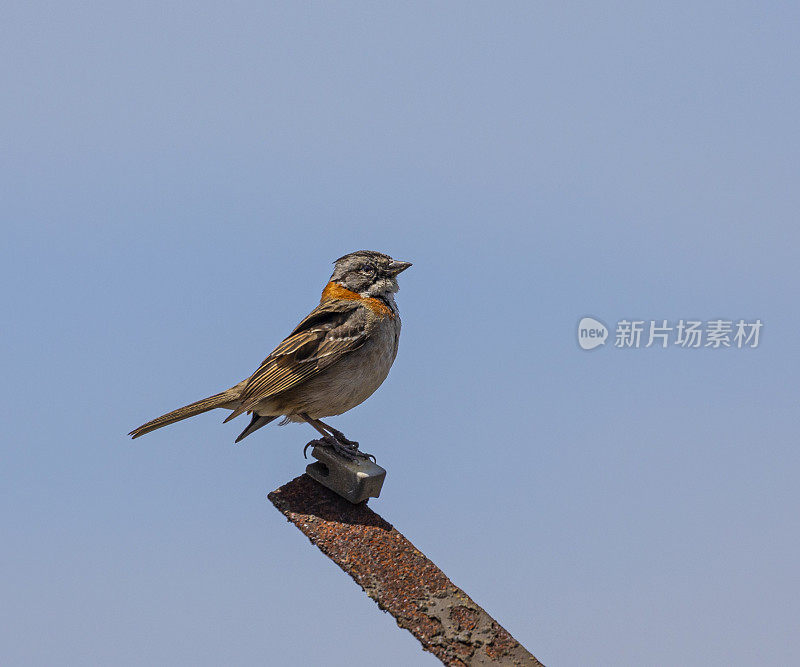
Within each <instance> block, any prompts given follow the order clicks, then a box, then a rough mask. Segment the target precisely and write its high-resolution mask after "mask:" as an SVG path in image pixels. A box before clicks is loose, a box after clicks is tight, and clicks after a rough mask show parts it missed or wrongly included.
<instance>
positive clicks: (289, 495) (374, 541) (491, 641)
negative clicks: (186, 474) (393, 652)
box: [269, 475, 541, 665]
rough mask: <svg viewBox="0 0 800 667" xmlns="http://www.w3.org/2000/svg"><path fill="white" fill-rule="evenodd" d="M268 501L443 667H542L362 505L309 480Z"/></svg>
mask: <svg viewBox="0 0 800 667" xmlns="http://www.w3.org/2000/svg"><path fill="white" fill-rule="evenodd" d="M269 499H270V500H271V501H272V504H273V505H275V507H276V508H278V510H280V511H281V512H282V513H283V515H284V516H286V518H287V519H288V520H289V521H290V522H291V523H293V524H294V525H295V526H297V527H298V528H299V529H300V530H301V531H302V532H303V533H305V535H306V536H307V537H308V539H310V540H311V542H312V543H313V544H316V545H317V547H319V549H320V550H321V551H322V553H324V554H325V555H326V556H328V557H329V558H330V559H331V560H333V561H334V562H335V563H336V564H337V565H338V566H339V567H341V568H342V569H343V570H344V571H345V572H347V574H349V575H350V576H351V577H352V578H353V579H354V580H355V582H356V583H357V584H358V585H359V586H361V588H363V589H364V591H365V592H366V594H367V595H369V597H371V598H372V599H373V600H375V602H377V603H378V606H379V607H380V608H381V609H383V610H384V611H388V612H389V613H390V614H391V615H392V616H394V618H395V619H396V620H397V624H398V625H399V626H400V627H401V628H405V629H406V630H408V631H409V632H411V634H413V635H414V636H415V637H416V638H417V639H418V640H419V641H420V643H421V644H422V647H423V648H424V649H425V650H426V651H430V652H431V653H433V654H434V655H435V656H436V657H437V658H439V659H440V660H441V661H442V662H443V663H444V664H445V665H541V663H540V662H539V661H538V660H537V659H536V658H535V657H533V655H531V654H530V653H529V652H528V651H527V650H526V649H525V647H523V646H522V645H521V644H520V643H519V642H518V641H517V640H516V639H514V638H513V637H512V636H511V635H510V634H509V633H508V632H507V631H506V630H505V629H504V628H503V627H502V626H501V625H500V624H499V623H498V622H497V621H495V620H494V619H493V618H492V617H491V616H489V614H487V613H486V612H485V611H484V610H483V609H482V608H481V607H479V606H478V605H477V604H475V603H474V602H473V601H472V600H471V599H470V597H469V596H468V595H467V594H466V593H465V592H464V591H462V590H461V589H460V588H458V587H457V586H455V585H454V584H453V583H452V582H451V581H450V580H449V579H448V578H447V577H446V576H445V574H444V573H443V572H442V571H441V570H440V569H439V568H438V567H436V565H434V564H433V563H432V562H431V561H430V560H428V558H427V557H426V556H425V554H423V553H422V552H420V551H419V549H417V548H416V547H415V546H414V545H413V544H412V543H411V542H409V541H408V540H407V539H406V538H405V537H404V536H403V535H402V534H401V533H399V532H398V531H397V530H396V529H395V528H394V527H393V526H392V525H391V524H389V523H387V522H386V521H384V520H383V519H382V518H381V517H380V516H379V515H378V514H376V513H375V512H373V511H372V510H371V509H369V508H368V507H367V505H366V503H365V502H364V503H360V504H358V505H353V504H351V503H349V502H347V501H346V500H344V499H343V498H340V497H339V496H337V495H336V494H335V493H333V491H330V490H329V489H326V488H325V487H323V486H321V485H320V484H318V483H317V482H315V481H314V480H313V479H311V478H310V477H308V475H301V476H300V477H297V478H296V479H294V480H292V481H291V482H289V483H288V484H285V485H284V486H282V487H280V488H279V489H276V490H275V491H273V492H272V493H270V494H269Z"/></svg>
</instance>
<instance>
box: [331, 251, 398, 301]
mask: <svg viewBox="0 0 800 667" xmlns="http://www.w3.org/2000/svg"><path fill="white" fill-rule="evenodd" d="M334 264H335V267H334V269H333V275H331V282H334V283H337V284H338V285H341V286H342V287H344V288H345V289H348V290H350V291H351V292H355V293H356V294H359V295H360V296H362V297H380V296H387V295H390V294H394V293H395V292H397V290H399V289H400V287H399V286H398V284H397V275H398V274H399V273H401V272H402V271H405V270H406V269H407V268H408V267H409V266H411V262H401V261H399V260H396V259H392V258H391V257H389V255H384V254H383V253H381V252H375V251H374V250H358V251H356V252H351V253H350V254H348V255H345V256H344V257H340V258H339V259H337V260H336V261H335V262H334Z"/></svg>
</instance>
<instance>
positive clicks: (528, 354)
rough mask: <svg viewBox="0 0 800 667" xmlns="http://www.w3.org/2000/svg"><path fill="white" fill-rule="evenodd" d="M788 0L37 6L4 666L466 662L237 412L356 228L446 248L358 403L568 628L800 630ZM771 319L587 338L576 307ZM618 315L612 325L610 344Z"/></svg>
mask: <svg viewBox="0 0 800 667" xmlns="http://www.w3.org/2000/svg"><path fill="white" fill-rule="evenodd" d="M798 13H799V12H798V9H797V7H796V6H795V5H792V4H791V3H772V4H769V5H764V4H763V3H717V2H715V3H704V4H702V5H700V6H698V5H697V3H673V4H671V5H669V6H664V5H656V4H653V3H649V4H644V5H643V4H641V3H610V4H604V5H597V4H596V3H567V4H564V3H561V4H559V5H555V4H553V5H543V4H532V3H505V4H503V5H489V4H485V3H468V4H463V3H435V4H434V5H433V6H431V5H429V4H427V3H403V4H402V5H387V4H380V5H376V4H372V3H361V4H354V3H337V4H336V5H331V4H321V3H314V4H309V3H302V4H301V3H294V2H292V3H267V4H264V3H249V2H238V3H228V4H226V5H225V6H224V7H223V6H221V5H218V4H216V3H203V2H200V3H194V4H193V5H192V6H191V7H189V6H188V5H186V4H178V3H172V4H164V3H153V2H144V3H135V6H134V5H130V3H71V4H66V3H42V2H28V3H24V4H23V3H15V4H13V5H11V6H6V7H4V8H3V10H2V15H3V17H2V18H3V20H2V21H0V61H1V62H2V63H3V67H2V71H0V82H2V89H3V93H4V94H3V102H2V105H0V144H1V145H2V150H0V172H1V173H2V178H1V179H0V188H2V207H0V214H1V215H2V218H3V230H4V239H5V242H4V243H3V244H2V247H0V271H1V272H2V279H3V283H4V284H5V286H6V289H5V290H3V293H2V295H0V303H2V312H4V313H6V318H5V320H4V326H3V328H2V341H3V345H2V348H0V349H2V365H3V369H4V377H5V381H4V382H3V383H2V385H1V386H0V398H2V401H0V404H2V406H3V408H2V409H3V411H4V416H5V419H4V424H5V425H6V433H5V437H4V438H3V445H2V465H0V471H2V472H0V474H1V475H2V484H0V498H1V499H2V501H1V502H0V530H1V531H2V534H3V536H4V539H3V542H4V545H5V548H4V549H3V550H1V551H0V597H2V599H3V600H4V604H3V605H2V611H0V657H2V661H3V663H4V664H14V665H43V664H70V665H91V664H115V665H142V664H192V665H218V664H230V665H251V664H263V663H264V661H265V659H267V660H268V661H270V662H273V663H275V664H283V663H287V662H290V661H291V662H296V663H298V664H320V663H321V662H324V663H325V664H330V665H345V664H348V665H351V664H364V665H369V664H374V660H373V658H374V656H375V655H381V656H383V657H382V662H383V663H384V664H388V665H409V664H414V665H416V664H419V665H425V664H428V665H433V664H437V663H436V661H435V659H434V658H432V657H431V656H430V655H428V654H424V653H422V652H421V650H420V649H419V647H418V645H417V644H416V641H415V640H414V639H413V638H412V637H411V636H410V635H408V634H407V633H405V632H402V631H400V630H398V629H397V628H396V626H395V625H394V622H393V620H392V619H391V617H389V616H387V615H385V614H382V613H381V612H380V611H379V610H378V609H377V608H376V607H375V605H374V603H372V602H371V601H370V600H368V599H367V598H366V596H364V595H363V593H361V592H360V591H359V590H358V589H357V588H356V587H355V586H354V585H353V584H352V582H351V581H350V580H349V578H348V577H347V576H346V575H344V574H343V573H341V572H339V571H338V569H337V568H336V567H335V566H333V565H332V564H331V563H329V562H328V561H327V560H326V559H325V558H324V557H322V556H321V555H320V554H319V553H318V552H317V551H316V550H315V549H313V548H312V547H311V546H310V545H309V544H308V542H307V540H306V539H305V538H304V537H302V535H300V534H299V532H298V531H296V530H295V529H294V528H292V527H291V526H289V525H288V524H286V522H285V521H284V520H283V519H282V517H281V516H280V515H279V514H278V512H276V511H275V510H274V509H273V508H272V506H271V505H270V504H269V503H268V502H267V500H266V494H267V493H268V492H269V491H271V490H273V489H274V488H276V487H278V486H280V485H281V484H283V483H284V482H286V481H288V480H289V479H291V478H292V477H294V476H296V475H297V474H300V473H301V472H302V471H303V469H304V463H305V462H304V461H303V459H302V457H301V450H302V446H303V445H304V444H305V442H306V441H307V440H309V439H310V438H311V437H312V435H313V431H312V430H311V429H310V428H308V427H305V426H297V425H292V426H287V427H285V428H279V427H277V426H274V425H271V426H270V427H268V428H264V429H262V430H261V431H259V432H258V434H256V435H254V436H252V437H251V438H249V439H248V440H246V441H245V442H244V443H242V444H241V445H237V446H234V445H233V440H234V438H235V437H236V435H237V434H238V433H239V431H240V429H241V428H243V425H242V424H238V423H236V424H227V425H222V424H221V421H222V418H223V417H224V414H223V413H221V412H213V413H209V414H206V415H203V416H200V417H197V418H195V419H193V420H191V421H187V422H183V423H181V424H178V425H175V426H172V427H170V428H167V429H163V430H161V431H158V432H156V433H153V434H151V435H148V436H147V437H145V438H142V439H140V440H137V441H135V442H131V441H130V440H128V439H127V438H126V437H125V435H124V434H125V433H126V432H128V431H129V430H130V429H131V428H133V427H135V426H137V425H139V424H140V423H142V422H143V421H145V420H147V419H149V418H152V417H154V416H157V415H158V414H161V413H162V412H164V411H167V410H169V409H172V408H174V407H177V406H179V405H182V404H184V403H186V402H189V401H191V400H194V399H197V398H200V397H202V396H205V395H207V394H210V393H213V392H216V391H219V390H221V389H223V388H225V387H227V386H229V385H231V384H233V383H234V382H237V381H238V380H240V379H242V378H243V377H245V376H247V375H248V374H249V373H250V372H252V370H254V368H255V367H256V365H257V364H258V363H259V361H260V360H261V359H262V358H263V357H264V356H265V355H266V354H267V353H268V352H269V351H270V350H271V349H272V347H273V346H274V345H275V344H276V343H277V342H278V341H279V340H280V339H281V338H283V337H284V336H285V335H286V334H287V333H288V332H289V331H290V330H291V328H292V327H293V326H294V325H295V324H296V323H297V322H298V321H299V320H300V319H301V318H302V317H303V316H304V315H305V314H306V313H307V312H308V310H309V309H310V308H312V307H313V306H314V304H315V303H316V301H317V300H318V298H319V292H320V290H321V289H322V287H323V285H324V283H325V281H326V280H327V278H328V276H329V274H330V271H331V265H330V262H331V261H332V260H333V259H335V258H336V257H339V256H340V255H342V254H344V253H346V252H348V251H351V250H355V249H360V248H369V249H376V250H381V251H384V252H387V253H390V254H392V255H393V256H395V257H399V258H402V259H406V260H410V261H413V262H414V267H413V268H412V269H411V270H409V271H408V272H406V273H405V274H403V275H402V276H401V292H400V294H399V295H398V303H399V306H400V310H401V314H402V317H403V323H404V325H403V327H404V328H403V334H402V337H401V346H400V353H399V356H398V358H397V361H396V363H395V367H394V368H393V370H392V372H391V374H390V376H389V379H388V380H387V382H386V383H385V385H384V386H383V387H382V388H381V389H380V390H379V391H378V392H377V393H376V394H375V395H374V396H373V397H372V398H371V399H370V400H369V401H368V402H366V403H365V404H364V405H362V406H360V407H359V408H357V409H355V410H353V411H351V412H350V413H348V414H346V415H343V416H341V417H339V418H335V419H332V420H331V421H333V422H334V424H335V425H337V426H338V427H340V428H341V429H342V430H344V431H345V432H346V433H348V434H349V435H350V436H351V437H354V438H355V439H357V440H359V441H360V442H361V443H362V446H364V448H365V449H367V450H368V451H371V452H373V453H375V454H376V455H377V457H378V461H379V462H380V463H381V464H382V465H383V466H385V467H386V468H387V469H388V471H389V474H388V477H387V481H386V484H385V487H384V491H383V494H382V497H381V498H380V500H378V501H377V502H374V503H373V505H372V506H373V508H374V509H375V510H376V511H378V512H379V513H381V514H382V515H383V516H384V517H385V518H386V519H387V520H389V521H390V522H392V523H394V524H395V525H396V526H397V528H398V529H399V530H401V531H402V532H404V533H405V534H406V536H407V537H408V538H409V539H411V540H412V541H413V542H414V543H415V544H416V545H417V546H418V547H419V548H420V549H421V550H422V551H424V552H425V553H426V554H428V555H429V556H430V557H431V558H432V559H433V560H434V561H435V562H436V563H437V564H438V565H439V566H440V567H441V568H442V569H443V570H444V571H445V572H446V573H447V574H448V575H449V576H450V577H451V578H452V579H453V581H454V582H455V583H456V584H458V585H459V586H461V587H462V588H464V589H465V590H466V591H467V592H468V593H469V594H470V595H471V596H472V597H473V598H474V599H475V600H476V601H478V602H479V603H480V604H482V605H483V606H484V607H485V608H486V609H487V611H489V613H491V614H493V615H494V616H495V617H496V618H497V619H498V620H499V621H500V622H501V623H503V624H504V625H505V626H506V627H507V628H508V629H509V630H510V631H511V632H512V633H513V634H514V635H515V636H516V637H517V638H518V639H519V640H520V641H522V642H523V643H524V644H525V645H526V646H527V647H528V648H529V649H530V650H531V651H532V652H534V653H535V654H536V655H537V657H539V658H540V659H541V660H542V661H543V662H545V663H546V664H548V665H593V664H597V665H600V664H603V665H607V664H614V665H642V664H650V665H660V664H673V663H675V662H679V663H681V664H687V665H728V664H734V663H736V664H753V663H756V664H770V665H782V664H793V663H797V662H798V661H800V640H798V634H797V624H798V619H800V591H799V590H798V568H797V554H798V551H799V550H800V537H799V535H800V532H799V529H800V525H799V522H798V516H800V515H799V514H798V511H797V508H798V503H800V490H798V485H797V483H796V476H797V470H798V465H799V464H800V453H799V452H798V447H797V442H796V439H797V438H796V434H797V432H798V426H800V424H798V407H799V406H800V396H798V393H799V392H798V388H797V367H798V353H797V332H798V330H800V316H798V309H797V293H798V290H797V288H798V277H797V255H798V253H797V246H798V242H800V232H798V226H797V220H796V217H797V211H798V209H800V195H799V194H798V188H797V178H798V166H799V165H798V155H800V145H799V144H800V135H799V133H798V123H797V119H798V117H800V83H799V82H800V76H798V75H799V74H800V72H798V62H800V53H798V51H799V50H800V49H799V48H798V43H799V42H798V39H797V27H796V26H797V25H798V19H800V16H798ZM586 315H591V316H595V317H597V318H599V319H601V320H602V321H604V322H606V323H607V324H609V325H610V326H611V327H613V326H614V324H615V323H616V322H617V321H618V320H621V319H641V320H650V319H654V320H662V319H667V320H670V321H672V322H676V321H677V320H679V319H681V318H683V319H700V320H711V319H717V318H725V319H734V320H738V319H740V318H744V319H748V320H754V319H755V318H760V319H761V320H762V321H763V322H764V327H763V329H762V331H761V342H760V345H759V347H758V348H756V349H742V350H739V349H721V350H712V349H698V350H687V349H680V348H677V347H675V346H671V347H669V348H668V349H657V348H650V349H615V348H614V347H613V346H612V345H610V344H607V345H606V346H604V347H600V348H598V349H595V350H592V351H590V352H586V351H583V350H581V349H580V348H579V347H578V345H577V340H576V331H575V329H576V324H577V322H578V320H579V319H580V318H581V317H583V316H586ZM609 342H611V341H609Z"/></svg>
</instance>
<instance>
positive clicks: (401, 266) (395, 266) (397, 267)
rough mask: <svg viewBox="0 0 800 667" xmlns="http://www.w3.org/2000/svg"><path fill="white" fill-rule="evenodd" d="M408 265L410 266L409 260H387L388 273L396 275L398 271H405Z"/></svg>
mask: <svg viewBox="0 0 800 667" xmlns="http://www.w3.org/2000/svg"><path fill="white" fill-rule="evenodd" d="M409 266H411V262H400V261H398V260H396V259H393V260H392V261H391V262H389V275H391V276H396V275H397V274H398V273H402V272H403V271H405V270H406V269H407V268H408V267H409Z"/></svg>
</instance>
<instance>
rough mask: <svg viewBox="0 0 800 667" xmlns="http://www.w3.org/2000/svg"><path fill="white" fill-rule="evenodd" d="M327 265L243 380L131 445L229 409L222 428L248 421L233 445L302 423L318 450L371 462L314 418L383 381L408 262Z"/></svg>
mask: <svg viewBox="0 0 800 667" xmlns="http://www.w3.org/2000/svg"><path fill="white" fill-rule="evenodd" d="M333 264H334V269H333V273H332V274H331V277H330V279H329V281H328V283H327V284H326V285H325V287H324V289H323V290H322V296H321V297H320V302H319V305H318V306H317V307H316V308H314V309H313V310H312V311H311V312H310V313H309V314H308V315H307V316H306V317H305V318H303V320H302V321H301V322H300V323H299V324H298V325H297V326H296V327H295V328H294V330H293V331H292V332H291V333H290V334H289V335H288V336H287V337H286V338H284V339H283V341H281V343H280V344H279V345H278V346H277V347H276V348H275V349H274V350H273V351H272V352H270V353H269V355H268V356H267V358H266V359H264V361H262V362H261V364H260V365H259V367H258V368H257V369H256V370H255V372H254V373H253V374H252V375H250V377H248V378H246V379H244V380H242V381H241V382H239V383H237V384H235V385H233V386H232V387H231V388H230V389H226V390H225V391H222V392H220V393H218V394H214V395H213V396H209V397H207V398H203V399H201V400H199V401H195V402H194V403H190V404H189V405H185V406H184V407H182V408H178V409H177V410H173V411H172V412H168V413H166V414H164V415H161V416H160V417H157V418H156V419H153V420H151V421H149V422H147V423H145V424H142V425H141V426H139V427H138V428H136V429H134V430H133V431H131V432H130V433H129V434H128V435H130V436H132V438H134V439H135V438H138V437H140V436H142V435H145V434H146V433H150V432H151V431H155V430H156V429H159V428H161V427H163V426H167V425H168V424H173V423H175V422H178V421H181V420H183V419H187V418H189V417H194V416H195V415H199V414H202V413H204V412H208V411H209V410H213V409H215V408H223V409H226V410H231V414H230V415H228V416H227V418H226V419H225V420H224V422H229V421H231V420H232V419H235V418H236V417H238V416H240V415H242V414H245V413H246V414H249V415H250V416H251V417H250V423H249V424H248V425H247V427H246V428H245V429H244V430H243V431H242V432H241V433H240V434H239V436H238V437H237V438H236V442H241V441H242V440H243V439H244V438H246V437H247V436H249V435H252V434H253V433H254V432H255V431H257V430H258V429H260V428H261V427H262V426H266V425H267V424H269V423H270V422H272V421H274V420H275V419H278V418H279V417H283V421H282V422H281V424H286V423H289V422H295V423H302V422H306V423H308V424H310V425H311V426H312V427H313V428H314V429H316V430H317V432H318V433H319V434H320V435H321V436H322V438H321V441H322V443H323V444H324V445H326V446H329V447H331V448H332V449H333V450H334V451H335V452H336V453H338V454H340V455H342V456H344V457H345V458H347V459H349V460H356V459H359V458H367V457H369V458H371V459H373V460H374V458H375V457H374V456H372V455H371V454H366V453H364V452H362V451H361V450H360V449H359V443H358V442H357V441H355V440H350V439H348V438H347V437H346V436H345V435H344V434H343V433H342V432H341V431H339V430H338V429H336V428H333V427H332V426H330V425H329V424H327V423H325V422H323V421H322V418H326V417H332V416H336V415H340V414H342V413H344V412H347V411H348V410H350V409H352V408H354V407H356V406H357V405H360V404H361V403H363V402H364V401H365V400H367V399H368V398H369V397H370V396H371V395H372V394H373V393H374V392H375V391H376V390H377V389H378V387H380V386H381V384H382V383H383V381H384V380H385V379H386V377H387V375H388V374H389V369H390V368H391V367H392V364H393V363H394V360H395V357H396V356H397V348H398V343H399V340H400V324H401V323H400V313H399V311H398V309H397V304H396V303H395V299H394V295H395V294H396V293H397V291H398V290H399V289H400V288H399V285H398V284H397V276H398V275H399V274H400V273H401V272H403V271H405V270H406V269H408V268H409V267H410V266H411V262H403V261H399V260H395V259H392V258H391V257H390V256H389V255H386V254H384V253H381V252H376V251H374V250H358V251H356V252H351V253H349V254H347V255H344V256H343V257H340V258H339V259H337V260H336V261H335V262H334V263H333ZM312 442H319V440H317V441H312ZM311 444H312V443H309V445H311ZM307 447H308V445H307ZM304 453H305V452H304Z"/></svg>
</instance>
